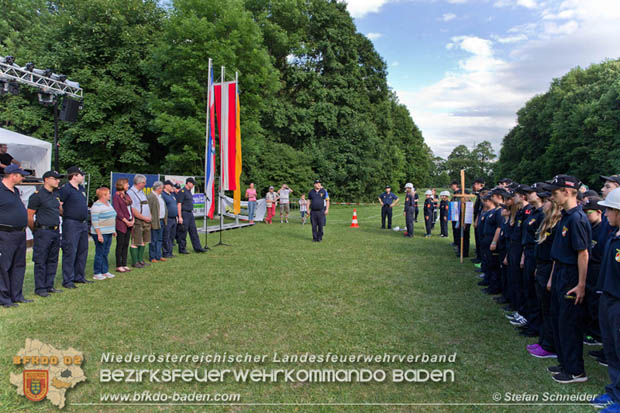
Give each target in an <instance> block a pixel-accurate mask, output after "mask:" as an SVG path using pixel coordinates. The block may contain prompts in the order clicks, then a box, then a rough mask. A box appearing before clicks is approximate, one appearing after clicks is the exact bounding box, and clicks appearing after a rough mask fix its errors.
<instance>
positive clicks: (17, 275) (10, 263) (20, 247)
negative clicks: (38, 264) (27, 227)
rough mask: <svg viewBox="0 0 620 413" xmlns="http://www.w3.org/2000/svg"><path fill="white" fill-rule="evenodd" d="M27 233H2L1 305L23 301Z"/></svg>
mask: <svg viewBox="0 0 620 413" xmlns="http://www.w3.org/2000/svg"><path fill="white" fill-rule="evenodd" d="M25 273H26V232H25V231H14V232H5V231H0V304H1V305H5V304H11V303H12V302H15V301H18V300H23V298H24V295H23V294H22V287H23V285H24V274H25Z"/></svg>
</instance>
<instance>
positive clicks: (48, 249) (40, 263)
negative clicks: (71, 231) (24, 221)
mask: <svg viewBox="0 0 620 413" xmlns="http://www.w3.org/2000/svg"><path fill="white" fill-rule="evenodd" d="M61 178H62V175H60V174H59V173H58V172H56V171H48V172H45V173H44V174H43V187H42V188H41V189H39V190H38V191H36V192H35V193H34V194H32V196H30V198H29V199H28V226H29V227H30V230H31V231H32V233H33V237H34V245H33V249H32V261H34V293H35V294H36V295H38V296H40V297H48V296H49V293H56V292H61V290H57V289H55V288H54V279H55V277H56V270H57V269H58V253H59V252H60V195H59V194H58V184H59V183H60V179H61ZM35 217H36V219H35Z"/></svg>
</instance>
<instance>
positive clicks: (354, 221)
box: [349, 209, 360, 228]
mask: <svg viewBox="0 0 620 413" xmlns="http://www.w3.org/2000/svg"><path fill="white" fill-rule="evenodd" d="M359 227H360V226H359V225H357V209H354V210H353V221H352V222H351V226H350V227H349V228H359Z"/></svg>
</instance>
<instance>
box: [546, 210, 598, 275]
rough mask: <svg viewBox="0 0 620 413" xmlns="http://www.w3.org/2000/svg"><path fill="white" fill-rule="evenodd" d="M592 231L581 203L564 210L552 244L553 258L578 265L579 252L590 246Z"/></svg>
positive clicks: (563, 262)
mask: <svg viewBox="0 0 620 413" xmlns="http://www.w3.org/2000/svg"><path fill="white" fill-rule="evenodd" d="M591 241H592V232H591V230H590V223H589V222H588V218H586V214H585V213H584V212H583V209H582V208H581V206H580V205H578V206H576V207H574V208H572V209H570V210H569V211H562V220H561V221H560V222H559V223H558V227H557V228H556V234H555V237H554V239H553V245H552V246H551V258H552V259H553V260H554V261H558V262H560V263H562V264H567V265H577V253H578V252H579V251H583V250H587V249H589V248H590V243H591Z"/></svg>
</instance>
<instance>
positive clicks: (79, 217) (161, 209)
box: [0, 164, 206, 307]
mask: <svg viewBox="0 0 620 413" xmlns="http://www.w3.org/2000/svg"><path fill="white" fill-rule="evenodd" d="M27 175H29V173H28V172H26V171H24V170H23V169H21V168H20V167H19V166H18V165H16V164H11V165H8V166H6V167H5V168H4V176H3V177H2V180H1V182H0V305H2V306H3V307H15V306H17V305H18V304H20V303H29V302H32V300H30V299H27V298H25V297H24V295H23V291H22V287H23V281H24V275H25V270H26V228H27V227H28V228H30V229H31V230H32V233H33V253H32V258H33V261H34V284H35V294H36V295H38V296H40V297H48V296H50V294H55V293H61V292H62V291H63V290H62V289H57V288H55V286H54V281H55V277H56V271H57V268H58V261H59V253H60V250H61V249H62V264H61V266H62V285H63V287H64V288H66V289H73V288H77V284H88V283H92V282H93V281H91V280H88V279H87V278H86V276H85V273H86V270H85V267H86V261H87V257H88V250H89V240H88V237H89V235H90V236H91V237H92V238H93V242H94V245H95V258H94V275H93V279H95V280H104V279H108V278H114V277H115V274H112V273H110V272H109V270H108V253H109V250H110V245H111V243H112V238H114V237H116V238H117V242H116V265H117V267H116V272H118V273H123V272H128V271H131V270H132V269H140V268H144V267H146V266H149V265H151V264H154V263H157V262H161V261H167V260H168V259H170V258H172V257H174V255H173V253H172V249H173V246H174V245H175V244H178V250H179V253H180V254H189V252H188V251H187V243H186V238H187V234H188V233H189V234H190V239H191V242H192V246H193V247H194V250H195V251H196V252H205V251H206V249H204V248H203V247H202V245H201V244H200V239H199V237H198V231H197V229H196V223H195V221H194V215H193V196H192V192H191V191H192V188H193V187H194V185H195V181H194V179H193V178H187V180H186V184H185V186H184V187H181V186H180V185H174V184H173V183H172V182H170V181H166V182H160V181H157V182H155V183H154V184H153V186H152V191H151V192H150V193H149V194H148V195H147V194H146V193H145V192H144V191H143V189H144V187H145V185H146V177H145V176H144V175H135V176H134V178H133V186H132V187H131V188H130V187H129V183H128V180H127V179H126V178H121V179H119V180H118V181H117V182H116V192H115V194H114V197H113V200H112V196H111V191H110V189H109V188H107V187H101V188H99V189H97V191H96V193H97V201H96V202H94V203H93V204H92V206H91V207H90V210H89V205H88V197H87V194H86V189H85V188H84V185H82V184H83V182H84V177H85V173H84V172H83V171H82V170H81V169H80V168H78V167H76V166H74V167H71V168H69V169H68V170H67V175H66V178H67V182H66V183H65V184H64V185H63V186H61V187H59V184H60V181H61V179H62V178H64V177H65V176H63V175H60V174H59V173H58V172H56V171H48V172H46V173H45V174H44V175H43V185H42V186H41V187H40V188H39V189H38V190H37V191H36V192H35V193H34V194H33V195H31V196H30V198H29V200H28V205H27V208H26V207H25V206H24V204H23V202H22V199H21V195H20V191H19V189H18V188H17V186H18V185H20V184H21V183H22V181H23V179H24V177H25V176H27ZM61 217H62V221H61ZM147 246H148V248H149V258H148V259H147V258H146V257H145V254H146V251H145V250H146V247H147ZM128 250H129V252H130V254H129V255H130V257H131V267H132V268H130V267H129V266H128V262H127V257H128Z"/></svg>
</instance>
